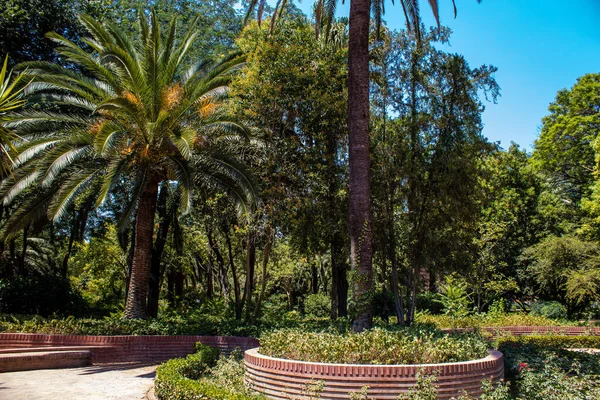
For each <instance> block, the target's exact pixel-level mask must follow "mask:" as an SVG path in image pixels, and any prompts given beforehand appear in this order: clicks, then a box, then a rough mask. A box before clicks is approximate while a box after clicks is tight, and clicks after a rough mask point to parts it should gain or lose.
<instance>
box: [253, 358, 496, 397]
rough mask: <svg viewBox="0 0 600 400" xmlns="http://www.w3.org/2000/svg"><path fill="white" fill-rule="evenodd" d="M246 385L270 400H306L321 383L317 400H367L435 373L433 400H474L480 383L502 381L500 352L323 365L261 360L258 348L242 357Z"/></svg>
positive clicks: (396, 391)
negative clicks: (361, 395)
mask: <svg viewBox="0 0 600 400" xmlns="http://www.w3.org/2000/svg"><path fill="white" fill-rule="evenodd" d="M244 363H245V365H246V368H247V373H246V381H247V383H248V384H249V385H250V386H251V387H252V388H253V389H254V390H256V391H258V392H260V393H263V394H265V395H267V396H268V397H269V398H273V399H289V398H296V397H299V398H308V396H307V388H308V387H309V386H308V385H310V384H311V382H312V383H314V382H318V381H322V383H323V385H324V386H323V389H322V391H321V392H320V395H319V396H320V397H319V398H321V399H324V400H328V399H331V400H333V399H349V398H350V393H357V392H359V391H360V390H361V388H362V387H364V386H368V387H369V388H368V396H369V398H373V399H396V398H397V397H398V395H399V394H400V393H407V392H408V390H409V389H410V388H411V387H413V386H414V385H415V384H416V376H417V374H418V373H423V374H425V375H430V374H436V375H437V382H436V386H437V387H438V398H439V399H449V398H451V397H454V396H456V397H457V396H460V395H461V394H463V393H464V392H467V393H469V394H471V395H474V396H478V395H480V394H481V393H482V391H481V382H482V380H484V379H493V380H494V381H499V380H501V379H502V378H503V377H504V357H503V355H502V353H500V352H498V351H495V350H490V352H489V355H488V356H487V357H485V358H482V359H479V360H471V361H464V362H453V363H439V364H414V365H362V364H328V363H316V362H306V361H296V360H287V359H281V358H274V357H269V356H265V355H262V354H260V353H259V352H258V348H255V349H250V350H247V351H246V352H245V355H244Z"/></svg>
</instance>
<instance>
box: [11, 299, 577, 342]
mask: <svg viewBox="0 0 600 400" xmlns="http://www.w3.org/2000/svg"><path fill="white" fill-rule="evenodd" d="M315 308H317V306H315ZM321 311H322V310H321ZM416 320H417V321H416V322H417V324H416V326H435V327H437V328H470V327H483V326H492V327H493V326H497V327H501V326H516V325H530V326H552V325H565V324H566V322H564V321H562V322H559V321H555V320H551V319H548V318H546V317H539V316H533V315H527V314H518V313H512V314H495V315H491V314H487V315H486V314H475V315H470V316H467V317H463V318H453V317H451V316H448V315H430V314H426V313H420V314H418V315H417V318H416ZM376 325H377V326H379V327H381V328H385V329H396V328H397V326H396V325H394V324H388V323H385V322H384V321H382V320H377V321H376ZM349 327H350V320H349V319H346V318H339V319H337V320H335V321H331V320H330V319H329V318H328V317H316V316H314V315H307V316H302V315H301V314H299V313H298V312H295V311H291V312H285V313H279V314H277V313H275V312H272V313H271V312H269V313H268V314H266V315H263V317H262V318H261V319H259V320H257V321H256V323H255V324H248V323H247V322H244V321H236V320H235V319H234V318H233V317H232V316H230V315H228V314H226V313H219V312H218V311H215V310H213V309H207V308H206V307H199V308H196V309H190V310H187V311H180V312H164V313H162V315H161V316H160V318H151V319H148V320H123V319H122V318H121V316H120V315H119V314H113V315H112V316H109V317H105V318H103V319H97V318H74V317H68V318H60V317H58V316H53V317H50V318H43V317H40V316H19V315H1V314H0V332H26V333H48V334H74V335H230V336H252V337H258V336H260V334H261V333H263V332H270V331H273V330H274V329H286V328H290V329H299V330H302V331H307V332H321V331H324V330H325V331H332V332H339V333H344V332H347V331H348V330H349Z"/></svg>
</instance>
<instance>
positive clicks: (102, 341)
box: [0, 333, 258, 363]
mask: <svg viewBox="0 0 600 400" xmlns="http://www.w3.org/2000/svg"><path fill="white" fill-rule="evenodd" d="M197 342H200V343H204V344H206V345H209V346H213V347H217V348H219V349H221V350H222V351H224V352H229V351H231V350H234V349H235V348H238V347H239V348H240V349H241V350H247V349H250V348H252V347H256V346H258V340H256V339H254V338H245V337H233V336H91V335H46V334H35V333H0V349H10V348H24V347H52V346H85V347H86V350H90V351H91V353H92V359H91V361H92V363H109V362H159V361H166V360H169V359H171V358H177V357H184V356H186V355H187V354H190V353H193V352H194V351H195V349H194V345H195V343H197Z"/></svg>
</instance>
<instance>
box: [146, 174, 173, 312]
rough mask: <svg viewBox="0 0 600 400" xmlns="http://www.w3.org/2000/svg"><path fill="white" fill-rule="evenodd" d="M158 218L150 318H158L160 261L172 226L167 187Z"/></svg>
mask: <svg viewBox="0 0 600 400" xmlns="http://www.w3.org/2000/svg"><path fill="white" fill-rule="evenodd" d="M157 210H158V216H159V218H160V224H159V225H158V232H157V235H156V241H155V242H154V247H153V248H152V259H151V261H150V272H149V281H148V305H147V307H148V316H150V317H153V318H156V317H158V301H159V297H160V282H161V280H162V273H161V272H162V271H161V265H160V261H161V259H162V255H163V252H164V249H165V245H166V244H167V235H168V234H169V227H170V225H171V217H172V216H171V215H169V213H168V212H167V188H166V186H165V185H163V187H162V188H161V189H160V194H159V195H158V200H157Z"/></svg>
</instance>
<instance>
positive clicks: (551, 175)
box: [532, 74, 600, 207]
mask: <svg viewBox="0 0 600 400" xmlns="http://www.w3.org/2000/svg"><path fill="white" fill-rule="evenodd" d="M549 111H550V114H549V115H548V116H546V117H544V118H543V120H542V129H541V132H540V136H539V138H538V139H537V140H536V141H535V145H534V151H533V156H532V162H533V165H534V166H535V167H536V168H537V169H538V170H539V171H541V172H542V173H544V174H545V175H546V176H547V178H548V179H549V180H550V181H551V182H552V183H553V184H554V185H557V186H558V187H559V188H560V191H561V194H562V195H563V201H566V202H569V203H571V204H572V205H573V207H578V206H579V205H580V202H581V200H582V199H583V198H584V197H587V196H588V195H589V194H590V186H591V184H592V182H593V181H594V174H593V171H594V167H595V165H596V159H595V151H594V147H593V145H594V143H595V141H596V138H597V136H598V131H599V130H600V74H588V75H584V76H583V77H581V78H579V79H578V80H577V83H576V84H575V85H574V86H573V87H572V88H571V89H564V90H561V91H559V92H558V94H557V95H556V100H555V101H554V102H553V103H552V104H550V107H549Z"/></svg>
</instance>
